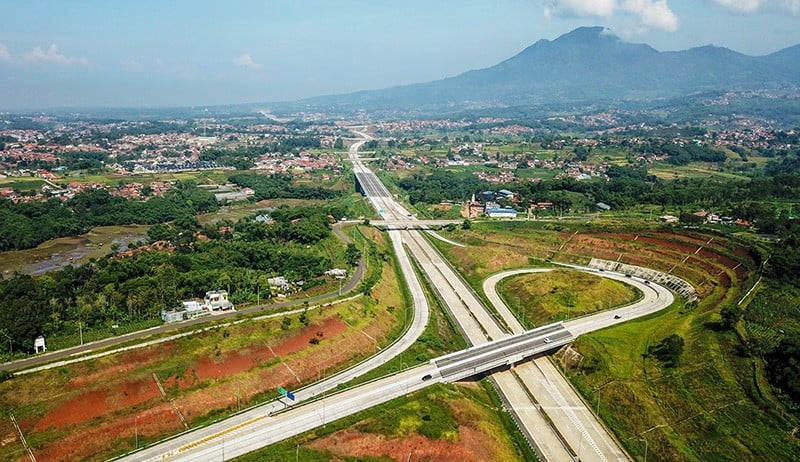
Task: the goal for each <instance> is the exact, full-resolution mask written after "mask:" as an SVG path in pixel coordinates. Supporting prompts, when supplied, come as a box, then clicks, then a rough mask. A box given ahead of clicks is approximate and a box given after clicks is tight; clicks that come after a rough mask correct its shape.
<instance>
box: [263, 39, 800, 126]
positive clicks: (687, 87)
mask: <svg viewBox="0 0 800 462" xmlns="http://www.w3.org/2000/svg"><path fill="white" fill-rule="evenodd" d="M798 87H800V45H796V46H793V47H790V48H786V49H784V50H781V51H778V52H776V53H773V54H770V55H767V56H759V57H753V56H747V55H744V54H741V53H738V52H735V51H732V50H729V49H727V48H721V47H715V46H711V45H708V46H703V47H698V48H692V49H689V50H685V51H677V52H660V51H657V50H655V49H654V48H652V47H650V46H649V45H645V44H637V43H629V42H626V41H624V40H622V39H620V38H619V37H617V36H616V35H614V34H613V33H612V32H611V31H610V30H608V29H605V28H603V27H581V28H578V29H575V30H573V31H572V32H569V33H567V34H565V35H562V36H561V37H559V38H557V39H555V40H553V41H550V40H539V41H538V42H536V43H534V44H533V45H531V46H529V47H528V48H526V49H525V50H523V51H522V52H521V53H519V54H517V55H516V56H514V57H512V58H509V59H507V60H505V61H503V62H501V63H499V64H496V65H494V66H492V67H489V68H486V69H480V70H472V71H468V72H465V73H463V74H460V75H458V76H455V77H450V78H446V79H443V80H437V81H434V82H428V83H420V84H415V85H407V86H400V87H394V88H388V89H384V90H373V91H361V92H357V93H350V94H345V95H334V96H322V97H316V98H311V99H306V100H303V101H298V102H295V103H287V105H288V106H287V107H286V109H289V108H290V107H292V108H293V109H298V108H301V107H302V108H316V109H321V110H337V111H348V110H367V111H375V110H382V111H386V110H398V111H403V112H409V111H410V112H414V111H415V110H417V111H420V112H426V113H430V112H442V111H447V112H454V111H459V110H465V109H475V108H488V107H498V106H519V105H531V104H554V103H558V104H564V103H570V102H579V103H582V104H586V103H595V102H597V103H602V102H609V101H620V100H627V101H651V100H654V99H662V98H674V97H680V96H685V95H689V94H692V93H697V92H709V91H746V90H773V89H774V90H786V89H792V88H798ZM270 106H271V107H273V105H270ZM282 106H283V105H282Z"/></svg>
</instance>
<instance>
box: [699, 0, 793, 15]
mask: <svg viewBox="0 0 800 462" xmlns="http://www.w3.org/2000/svg"><path fill="white" fill-rule="evenodd" d="M714 2H715V3H717V4H719V5H722V6H724V7H725V8H727V9H729V10H731V11H735V12H737V13H755V12H757V11H759V10H761V9H762V8H763V9H771V10H774V11H783V12H788V13H791V14H793V15H797V14H798V13H800V0H714Z"/></svg>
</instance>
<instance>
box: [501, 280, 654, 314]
mask: <svg viewBox="0 0 800 462" xmlns="http://www.w3.org/2000/svg"><path fill="white" fill-rule="evenodd" d="M497 288H498V293H499V294H500V296H501V297H502V298H503V300H505V302H506V304H507V305H508V306H513V307H514V313H515V314H516V315H517V317H518V318H520V319H521V320H522V321H523V322H524V323H525V325H526V326H541V325H543V324H549V323H552V322H556V321H561V320H564V319H568V318H571V317H575V316H582V315H584V314H589V313H594V312H595V311H602V310H606V309H609V308H613V307H615V306H620V305H625V304H627V303H630V302H633V301H634V300H636V299H637V298H638V296H639V294H638V291H637V290H636V289H635V288H633V287H631V286H629V285H626V284H623V283H621V282H619V281H614V280H611V279H608V278H603V277H600V276H597V275H594V274H589V273H585V272H582V271H574V270H553V271H548V272H546V273H530V274H521V275H518V276H512V277H508V278H505V279H503V280H502V281H500V283H499V284H498V285H497Z"/></svg>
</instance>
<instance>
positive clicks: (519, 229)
mask: <svg viewBox="0 0 800 462" xmlns="http://www.w3.org/2000/svg"><path fill="white" fill-rule="evenodd" d="M570 226H571V225H569V224H565V223H541V222H540V223H530V224H529V223H524V222H511V223H475V224H473V226H472V228H471V229H470V230H462V229H458V230H455V231H453V232H451V233H448V232H444V233H445V234H446V235H447V236H448V237H451V238H452V239H455V240H457V241H460V242H464V243H467V244H469V245H468V246H467V247H464V248H460V247H452V246H449V245H447V244H445V243H437V244H436V245H437V246H438V247H439V248H440V249H441V250H442V251H443V253H444V254H445V255H446V256H447V257H448V259H450V261H452V262H454V265H455V266H456V267H457V268H459V270H460V271H462V274H464V275H465V278H466V279H467V280H468V281H470V283H471V284H472V285H473V287H474V288H475V289H476V290H479V289H480V286H481V284H482V281H483V279H484V278H485V277H486V276H488V275H489V274H492V273H495V272H498V271H501V270H504V269H511V268H514V267H524V266H529V265H531V264H533V265H536V264H543V265H544V264H546V262H545V259H547V258H552V259H553V260H554V261H569V262H574V263H582V264H586V263H588V262H589V260H590V259H591V258H604V259H608V260H614V261H621V262H623V263H630V264H635V265H640V266H644V267H648V268H652V269H656V270H659V271H664V272H670V271H671V273H672V274H675V275H678V276H680V277H682V278H684V279H686V280H687V281H689V282H690V283H691V284H692V285H693V286H694V287H695V288H696V289H697V291H698V293H699V294H700V300H699V301H698V302H697V303H692V304H689V305H686V304H685V303H684V301H683V300H681V299H678V300H677V301H676V302H675V304H673V306H672V307H670V308H668V309H666V310H664V311H662V312H659V313H656V314H653V315H651V316H648V317H646V318H644V319H637V320H631V321H629V322H626V323H624V324H621V325H618V326H615V327H613V328H609V329H605V330H602V331H599V332H595V333H592V334H588V335H585V336H582V337H580V338H579V339H578V340H576V341H575V342H574V343H573V345H572V350H573V352H575V353H577V355H563V356H562V355H558V356H557V363H559V365H561V367H562V368H563V370H564V372H565V374H566V375H567V377H568V378H569V379H570V381H571V382H572V383H573V384H574V385H575V386H576V388H577V389H578V390H579V391H580V392H581V394H582V395H583V396H584V398H585V399H586V401H587V402H588V403H589V405H590V406H591V407H593V408H595V409H598V408H599V410H600V415H601V417H602V419H603V421H604V422H605V423H606V424H607V425H608V426H609V427H610V428H611V430H612V432H613V433H614V434H615V435H616V436H617V438H618V439H619V441H620V442H621V444H622V445H623V446H624V447H625V449H626V450H627V451H628V452H629V453H630V454H631V455H632V456H633V457H634V458H635V459H637V460H642V459H643V458H644V452H645V445H647V460H669V461H672V460H675V461H684V460H694V461H713V460H720V461H722V460H726V461H727V460H776V461H778V460H780V461H783V460H800V443H798V440H797V438H796V437H795V436H793V434H794V433H793V430H794V429H795V428H797V424H796V423H795V421H794V419H793V418H791V417H789V416H788V413H786V412H784V411H783V410H782V408H780V407H779V406H776V404H775V400H772V399H770V396H769V395H770V393H769V386H768V385H766V381H765V379H764V376H763V373H762V372H761V371H760V368H759V367H758V366H757V364H756V363H754V361H753V360H752V359H751V358H748V357H746V356H745V355H743V354H742V344H741V341H740V340H739V338H738V337H737V335H736V334H735V333H734V332H733V331H732V330H730V329H725V328H723V326H722V321H721V317H720V309H721V308H722V307H724V306H727V305H730V304H735V303H736V302H737V301H738V300H739V299H740V298H741V297H742V296H743V295H744V292H745V291H746V289H747V288H748V287H749V286H750V285H751V284H752V282H753V281H754V280H755V279H756V278H757V265H755V264H754V262H753V259H752V257H751V253H750V252H749V251H747V249H746V248H744V247H743V245H742V244H741V243H739V242H737V241H735V240H731V239H728V238H726V237H724V236H720V235H719V234H704V233H702V232H699V231H696V230H693V231H685V230H680V231H678V230H673V229H668V228H653V229H648V228H641V227H637V228H630V227H629V228H624V227H622V228H608V227H606V228H603V229H598V228H592V227H591V226H586V225H580V227H574V228H570ZM711 238H713V239H711ZM523 281H525V280H524V279H523ZM509 284H510V285H512V286H513V285H514V284H517V286H515V287H520V288H521V291H524V290H526V289H525V287H526V286H528V285H530V286H535V284H534V283H533V282H532V281H530V280H528V282H520V281H514V280H513V279H512V280H510V281H506V288H505V290H506V291H507V292H509V290H508V285H509ZM573 289H574V290H575V291H580V290H581V286H580V285H578V284H576V285H575V286H574V287H573ZM528 290H530V289H528ZM559 290H560V289H559ZM556 293H558V291H556ZM553 295H555V294H553ZM526 296H527V295H526V294H525V293H522V292H521V293H520V295H519V296H517V297H514V296H513V295H512V296H508V295H507V296H506V300H507V301H508V302H509V303H510V304H511V305H512V310H513V309H515V306H513V305H517V306H516V308H518V307H519V304H530V302H531V300H528V299H526V298H525V297H526ZM787 324H788V322H787ZM787 332H788V331H787ZM673 336H674V337H673ZM672 347H674V348H672ZM567 357H569V358H570V360H566V359H565V358H567ZM645 442H646V443H645Z"/></svg>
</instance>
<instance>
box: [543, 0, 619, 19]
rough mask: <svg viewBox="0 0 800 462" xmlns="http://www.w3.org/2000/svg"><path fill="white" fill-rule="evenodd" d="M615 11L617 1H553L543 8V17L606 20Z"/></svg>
mask: <svg viewBox="0 0 800 462" xmlns="http://www.w3.org/2000/svg"><path fill="white" fill-rule="evenodd" d="M616 9H617V0H553V1H552V2H550V3H549V4H548V5H546V6H545V15H546V16H548V17H549V16H551V15H555V16H579V17H585V16H599V17H602V18H607V17H609V16H611V15H612V14H614V10H616Z"/></svg>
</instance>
